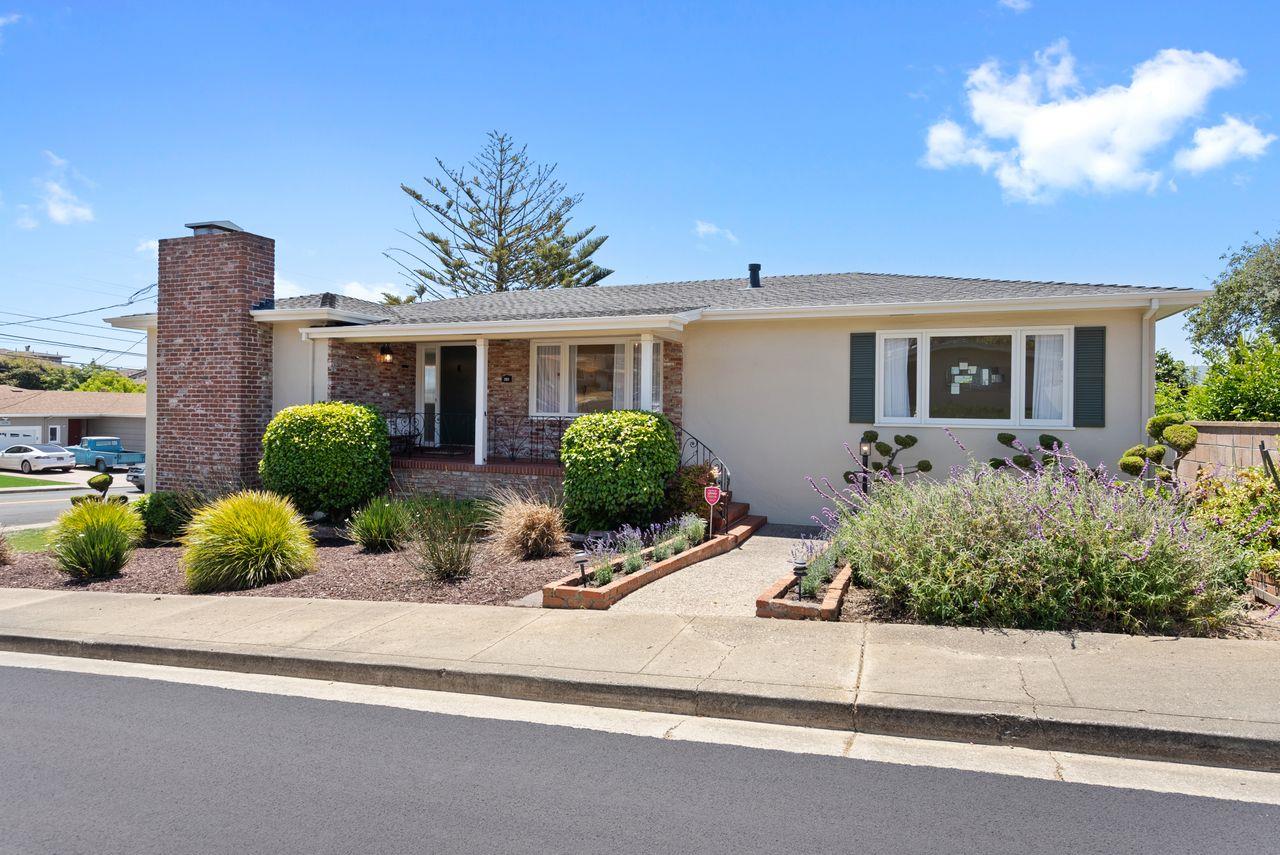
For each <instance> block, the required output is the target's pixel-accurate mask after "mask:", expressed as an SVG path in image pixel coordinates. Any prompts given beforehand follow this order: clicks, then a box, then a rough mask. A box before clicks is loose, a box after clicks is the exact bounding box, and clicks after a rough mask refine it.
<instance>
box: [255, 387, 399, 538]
mask: <svg viewBox="0 0 1280 855" xmlns="http://www.w3.org/2000/svg"><path fill="white" fill-rule="evenodd" d="M258 469H259V472H260V473H261V475H262V486H263V487H265V488H266V489H268V490H271V491H272V492H275V493H279V494H281V495H283V496H288V497H289V498H290V499H292V500H293V503H294V504H295V505H297V507H298V508H299V510H301V511H302V512H303V513H311V512H312V511H323V512H324V513H326V514H328V515H329V516H332V517H344V516H346V515H347V514H348V513H350V512H351V510H352V509H353V508H358V507H361V506H362V505H365V504H367V503H368V502H369V501H370V500H371V499H373V498H374V497H375V496H380V495H382V494H383V493H384V492H386V489H387V484H388V481H389V480H390V474H391V447H390V442H389V440H388V438H387V422H386V420H385V419H383V418H382V416H381V415H379V413H378V411H377V410H375V409H373V408H372V407H366V406H363V405H361V404H346V403H342V402H341V401H331V402H326V403H322V404H304V405H302V406H297V407H286V408H285V409H283V410H281V411H280V412H279V413H277V414H276V417H275V418H273V419H272V420H271V424H269V425H267V432H266V433H265V434H263V437H262V463H261V464H260V465H259V467H258Z"/></svg>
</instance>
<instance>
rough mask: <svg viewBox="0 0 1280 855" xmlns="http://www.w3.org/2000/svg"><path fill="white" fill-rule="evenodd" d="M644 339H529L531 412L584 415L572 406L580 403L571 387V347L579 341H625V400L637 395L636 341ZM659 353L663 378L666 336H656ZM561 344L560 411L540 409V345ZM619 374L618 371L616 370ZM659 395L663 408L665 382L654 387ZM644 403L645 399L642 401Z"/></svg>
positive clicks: (534, 414)
mask: <svg viewBox="0 0 1280 855" xmlns="http://www.w3.org/2000/svg"><path fill="white" fill-rule="evenodd" d="M640 343H641V340H640V339H639V338H637V337H634V336H632V337H629V338H566V339H531V340H530V341H529V415H530V416H531V417H533V418H559V417H562V416H580V415H582V414H581V413H579V412H576V411H574V410H572V409H569V404H570V403H575V404H576V400H575V399H576V397H577V396H576V395H574V394H573V390H572V389H570V388H569V380H570V378H571V377H572V376H573V371H572V370H571V368H570V365H569V347H570V346H571V345H575V344H611V345H619V344H620V345H622V353H623V357H622V360H623V362H622V366H623V371H622V375H623V379H622V385H623V400H625V401H628V402H630V401H632V400H634V398H635V391H634V390H633V389H632V385H633V381H634V379H635V370H634V360H635V358H636V347H635V345H637V344H640ZM653 343H654V345H655V349H656V351H657V352H656V353H655V354H654V357H655V359H657V360H658V362H657V364H658V365H659V369H658V371H659V373H658V377H659V378H661V377H662V374H661V367H660V366H661V364H662V353H663V349H664V345H663V343H662V340H661V339H659V338H655V339H654V340H653ZM553 346H558V347H559V348H560V402H561V407H560V412H556V413H547V412H539V410H538V348H539V347H553ZM615 376H616V371H615ZM654 394H655V397H657V398H658V406H657V407H656V408H654V412H662V403H661V402H662V390H661V385H659V387H658V388H655V389H654ZM640 405H641V407H642V408H643V407H644V402H643V401H641V402H640Z"/></svg>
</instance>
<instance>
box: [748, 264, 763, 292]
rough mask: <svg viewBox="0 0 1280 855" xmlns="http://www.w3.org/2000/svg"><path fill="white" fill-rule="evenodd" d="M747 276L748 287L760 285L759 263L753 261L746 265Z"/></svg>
mask: <svg viewBox="0 0 1280 855" xmlns="http://www.w3.org/2000/svg"><path fill="white" fill-rule="evenodd" d="M747 278H748V282H747V287H748V288H759V287H760V265H759V264H757V263H756V262H754V261H753V262H751V263H750V264H748V265H747Z"/></svg>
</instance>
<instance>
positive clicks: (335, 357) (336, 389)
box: [329, 339, 418, 413]
mask: <svg viewBox="0 0 1280 855" xmlns="http://www.w3.org/2000/svg"><path fill="white" fill-rule="evenodd" d="M380 347H381V345H377V344H365V343H360V342H349V341H342V340H341V339H334V340H333V341H331V342H329V400H331V401H350V402H351V403H353V404H368V405H369V406H371V407H377V408H378V409H379V410H380V411H382V412H384V413H394V412H407V413H411V412H413V411H414V409H415V408H416V406H417V397H416V392H415V390H414V383H415V377H416V374H417V359H418V353H417V345H415V344H412V343H410V344H393V345H390V347H391V361H390V362H383V361H381V360H380V359H379V358H378V356H379V348H380Z"/></svg>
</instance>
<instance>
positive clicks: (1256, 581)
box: [1249, 570, 1280, 606]
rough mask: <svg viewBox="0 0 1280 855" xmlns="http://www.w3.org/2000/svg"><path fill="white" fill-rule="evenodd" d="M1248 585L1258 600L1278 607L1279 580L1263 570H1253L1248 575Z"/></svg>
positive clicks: (1279, 596)
mask: <svg viewBox="0 0 1280 855" xmlns="http://www.w3.org/2000/svg"><path fill="white" fill-rule="evenodd" d="M1249 585H1250V587H1252V588H1253V595H1254V596H1255V597H1257V598H1258V599H1259V600H1262V601H1263V602H1264V603H1270V604H1271V605H1273V606H1280V579H1277V578H1276V577H1275V576H1272V575H1271V574H1270V573H1268V572H1267V571H1265V570H1254V571H1253V572H1251V573H1250V574H1249Z"/></svg>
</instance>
